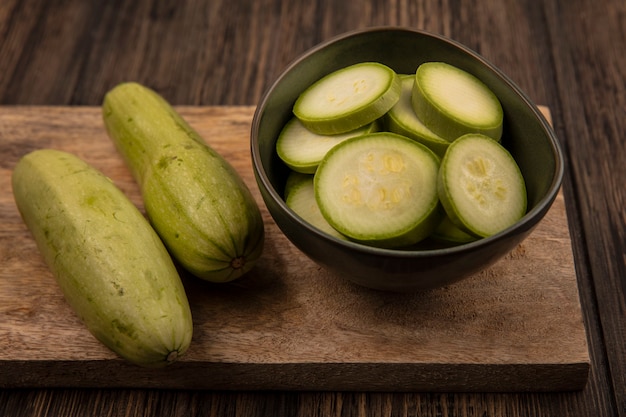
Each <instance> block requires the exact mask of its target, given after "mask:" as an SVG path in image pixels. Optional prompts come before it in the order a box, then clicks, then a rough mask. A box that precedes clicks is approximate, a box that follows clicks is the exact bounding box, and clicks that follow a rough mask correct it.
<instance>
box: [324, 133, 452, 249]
mask: <svg viewBox="0 0 626 417" xmlns="http://www.w3.org/2000/svg"><path fill="white" fill-rule="evenodd" d="M438 169H439V158H438V157H437V156H436V155H435V154H434V153H433V152H432V151H431V150H430V149H428V148H427V147H425V146H424V145H422V144H420V143H418V142H415V141H414V140H412V139H409V138H406V137H404V136H400V135H396V134H393V133H388V132H383V133H372V134H369V135H364V136H360V137H357V138H353V139H348V140H346V141H345V142H342V143H340V144H339V145H337V146H335V147H334V148H333V149H331V150H330V152H328V154H327V155H326V157H325V158H324V160H323V161H322V163H321V164H320V166H319V167H318V170H317V172H316V174H315V179H314V187H315V197H316V200H317V203H318V205H319V208H320V210H321V212H322V215H323V216H324V218H325V219H326V220H327V221H328V223H330V224H331V225H332V226H333V227H334V228H335V229H337V230H338V231H339V232H340V233H342V234H343V235H345V236H348V237H349V238H351V239H352V240H355V241H358V242H361V243H364V244H367V245H371V246H378V247H388V248H393V247H401V246H408V245H412V244H414V243H417V242H419V241H420V240H422V239H424V238H425V237H427V236H428V235H429V234H430V233H431V232H432V231H433V230H434V228H435V227H436V226H437V224H439V221H440V220H441V213H442V212H441V210H440V204H439V200H438V197H437V172H438Z"/></svg>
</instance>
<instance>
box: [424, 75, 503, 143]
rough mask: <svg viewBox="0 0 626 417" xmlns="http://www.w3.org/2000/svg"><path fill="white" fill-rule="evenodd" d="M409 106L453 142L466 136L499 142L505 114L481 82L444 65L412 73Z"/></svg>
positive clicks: (441, 134)
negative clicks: (411, 90) (470, 135)
mask: <svg viewBox="0 0 626 417" xmlns="http://www.w3.org/2000/svg"><path fill="white" fill-rule="evenodd" d="M412 104H413V108H414V110H415V113H416V114H417V115H418V117H419V118H420V120H421V121H422V122H423V123H424V124H425V125H426V126H428V128H429V129H430V130H432V131H433V132H435V133H437V134H438V135H439V136H441V137H443V138H445V139H447V140H448V141H453V140H455V139H456V138H458V137H460V136H463V135H464V134H467V133H482V134H484V135H486V136H489V137H491V138H492V139H495V140H500V137H501V135H502V123H503V119H504V112H503V110H502V105H501V104H500V101H499V100H498V98H497V97H496V96H495V94H494V93H493V92H492V91H491V90H490V89H489V87H487V86H486V85H485V84H484V83H483V82H482V81H480V80H479V79H478V78H476V77H475V76H473V75H472V74H470V73H468V72H466V71H463V70H462V69H460V68H457V67H455V66H452V65H449V64H446V63H444V62H427V63H424V64H421V65H420V66H419V67H418V68H417V71H416V73H415V84H414V87H413V95H412Z"/></svg>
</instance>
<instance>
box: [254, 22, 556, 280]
mask: <svg viewBox="0 0 626 417" xmlns="http://www.w3.org/2000/svg"><path fill="white" fill-rule="evenodd" d="M364 61H376V62H381V63H383V64H385V65H387V66H389V67H391V68H393V69H394V70H395V71H396V72H398V73H406V74H410V73H414V72H415V70H416V69H417V67H418V66H419V65H420V64H421V63H423V62H427V61H444V62H447V63H449V64H451V65H455V66H457V67H459V68H461V69H463V70H465V71H468V72H470V73H472V74H474V75H475V76H477V77H478V78H479V79H481V80H482V81H483V82H484V83H485V84H486V85H487V86H488V87H490V88H491V89H492V91H493V92H494V93H495V94H496V96H497V97H498V98H499V99H500V101H501V103H502V107H503V109H504V133H503V136H502V144H503V145H504V146H505V147H506V148H507V149H508V150H509V151H510V152H511V154H512V155H513V157H514V158H515V160H516V161H517V163H518V165H519V167H520V169H521V171H522V174H523V176H524V179H525V181H526V187H527V194H528V211H527V213H526V215H525V216H524V217H523V218H522V219H521V220H519V221H518V222H517V223H516V224H514V225H513V226H511V227H509V228H508V229H506V230H503V231H502V232H500V233H498V234H496V235H494V236H491V237H488V238H484V239H480V240H477V241H475V242H472V243H467V244H463V245H459V246H454V247H446V248H437V247H433V248H430V247H423V248H420V249H413V250H404V249H403V250H400V249H379V248H375V247H370V246H366V245H363V244H359V243H355V242H350V241H344V240H340V239H337V238H334V237H332V236H330V235H328V234H326V233H323V232H321V231H319V230H318V229H316V228H314V227H312V226H311V225H309V224H308V223H306V222H305V221H303V220H302V219H301V218H300V217H299V216H298V215H297V214H295V213H294V212H293V211H292V210H291V209H290V208H289V207H287V205H286V204H285V201H284V200H283V190H284V186H285V180H286V178H287V175H288V172H289V170H288V168H287V167H286V166H285V165H284V164H283V163H282V161H281V160H280V159H279V158H278V156H277V154H276V149H275V145H276V140H277V138H278V135H279V132H280V131H281V129H282V128H283V126H284V124H285V123H286V122H287V120H289V118H290V117H292V115H293V113H292V107H293V104H294V102H295V101H296V98H297V97H298V95H299V94H300V93H301V92H302V91H304V89H305V88H306V87H308V86H309V85H311V84H312V83H314V82H315V81H317V80H318V79H320V78H321V77H323V76H325V75H326V74H329V73H330V72H333V71H335V70H337V69H339V68H343V67H346V66H348V65H352V64H355V63H358V62H364ZM251 153H252V163H253V169H254V173H255V176H256V181H257V184H258V186H259V189H260V191H261V195H262V197H263V200H264V202H265V204H266V206H267V209H268V211H269V213H270V214H271V216H272V217H273V219H274V221H275V222H276V224H277V225H278V227H279V228H280V230H281V231H282V232H283V233H284V234H285V236H286V237H287V238H288V239H289V240H290V241H291V242H292V243H293V244H294V245H295V246H296V247H297V248H298V249H299V250H300V251H302V252H303V253H304V254H305V255H306V256H308V257H309V258H310V259H312V260H313V261H314V262H316V263H317V264H319V265H321V266H323V267H325V268H328V269H329V270H331V271H333V272H334V273H335V274H336V275H337V276H338V277H343V278H345V279H348V280H350V281H352V282H354V283H356V284H359V285H362V286H365V287H369V288H373V289H377V290H386V291H413V290H423V289H430V288H435V287H441V286H445V285H449V284H452V283H454V282H456V281H459V280H461V279H463V278H466V277H468V276H470V275H472V274H475V273H476V272H478V271H480V270H482V269H484V268H487V267H489V266H490V265H492V264H493V263H494V262H496V261H497V260H498V259H500V258H502V257H503V256H504V255H506V254H507V253H509V252H510V251H511V250H512V249H514V248H515V247H516V246H517V245H518V244H519V243H520V242H521V241H522V240H524V239H525V238H526V237H527V236H528V234H529V233H530V232H531V231H532V230H533V229H534V227H535V226H536V225H537V224H538V223H539V221H541V219H542V218H543V217H544V216H545V214H546V212H547V211H548V210H549V208H550V206H551V205H552V203H553V201H554V199H555V198H556V196H557V194H558V192H559V188H560V186H561V182H562V177H563V156H562V152H561V150H560V147H559V143H558V140H557V138H556V137H555V135H554V132H553V130H552V129H551V127H550V125H549V124H548V122H547V121H546V119H545V118H544V116H543V115H542V114H541V112H540V111H539V109H538V108H537V107H536V106H535V105H534V104H533V103H532V102H531V100H530V99H529V98H528V97H527V96H526V95H525V94H524V93H523V92H522V91H521V90H520V89H519V88H518V87H517V86H516V85H515V84H514V83H513V82H512V81H511V80H510V79H509V78H508V77H507V76H506V75H505V74H503V73H502V72H501V71H500V70H498V69H497V68H496V67H495V66H494V65H492V64H491V63H489V62H488V61H487V60H485V59H484V58H483V57H481V56H480V55H479V54H477V53H476V52H474V51H472V50H470V49H469V48H467V47H465V46H463V45H461V44H459V43H458V42H456V41H454V40H451V39H448V38H445V37H442V36H439V35H436V34H431V33H427V32H423V31H419V30H411V29H406V28H394V27H384V28H368V29H365V30H359V31H354V32H350V33H346V34H343V35H340V36H338V37H335V38H333V39H331V40H329V41H327V42H324V43H322V44H320V45H317V46H315V47H314V48H312V49H310V50H309V51H307V52H305V53H304V54H303V55H301V56H300V57H299V58H297V59H296V60H295V61H294V62H292V63H291V64H290V65H289V66H288V67H287V68H286V69H285V70H284V72H283V73H282V74H281V75H280V76H279V77H278V79H277V80H276V81H275V82H274V83H273V84H272V85H271V86H270V88H269V89H268V90H267V91H266V93H265V94H264V96H263V97H262V99H261V101H260V103H259V104H258V106H257V108H256V111H255V114H254V118H253V122H252V129H251Z"/></svg>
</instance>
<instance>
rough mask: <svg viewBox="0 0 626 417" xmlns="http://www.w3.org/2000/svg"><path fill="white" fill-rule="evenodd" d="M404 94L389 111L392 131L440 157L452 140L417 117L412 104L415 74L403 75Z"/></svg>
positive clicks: (386, 118) (401, 77)
mask: <svg viewBox="0 0 626 417" xmlns="http://www.w3.org/2000/svg"><path fill="white" fill-rule="evenodd" d="M400 80H401V81H402V94H401V95H400V100H398V102H397V103H396V104H395V106H393V107H392V108H391V110H389V112H387V114H386V115H385V120H386V122H387V128H388V129H389V131H390V132H393V133H397V134H399V135H402V136H406V137H409V138H411V139H414V140H416V141H418V142H420V143H422V144H424V145H426V146H428V147H429V148H430V149H431V150H432V151H433V152H435V153H436V154H437V155H438V156H439V157H443V154H444V153H446V149H448V145H450V142H449V141H447V140H446V139H444V138H442V137H441V136H439V135H437V134H436V133H435V132H433V131H432V130H430V129H429V128H428V127H426V125H424V123H422V121H421V120H420V119H419V118H418V117H417V115H416V114H415V111H414V110H413V105H412V104H411V96H412V94H413V84H414V83H415V76H413V75H401V76H400Z"/></svg>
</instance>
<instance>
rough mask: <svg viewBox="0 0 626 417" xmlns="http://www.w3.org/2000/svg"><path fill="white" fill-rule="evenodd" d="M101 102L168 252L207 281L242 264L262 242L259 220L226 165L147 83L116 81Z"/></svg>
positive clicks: (245, 266)
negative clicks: (144, 84) (145, 85)
mask: <svg viewBox="0 0 626 417" xmlns="http://www.w3.org/2000/svg"><path fill="white" fill-rule="evenodd" d="M102 107H103V109H102V111H103V118H104V124H105V126H106V129H107V132H108V134H109V136H110V138H111V139H112V140H113V142H114V143H115V145H116V147H117V149H118V150H119V152H120V153H121V154H122V156H123V158H124V160H125V161H126V163H127V165H128V166H129V167H130V170H131V171H132V174H133V176H134V178H135V180H136V181H137V183H138V184H139V186H140V188H141V194H142V197H143V202H144V206H145V210H146V213H147V215H148V217H149V219H150V221H151V223H152V225H153V227H154V228H155V230H156V231H157V233H158V234H159V236H161V239H162V240H163V242H164V243H165V245H166V246H167V248H168V249H169V251H170V253H171V254H172V256H173V257H174V258H175V259H176V260H178V262H179V263H180V264H181V265H182V266H183V267H184V268H185V269H186V270H188V271H189V272H191V273H192V274H193V275H195V276H197V277H200V278H202V279H205V280H208V281H212V282H227V281H231V280H234V279H236V278H239V277H240V276H242V275H243V274H245V273H246V272H247V271H249V270H250V269H251V268H252V267H253V265H254V264H255V262H256V261H257V259H258V258H259V257H260V256H261V252H262V249H263V243H264V228H263V220H262V218H261V213H260V210H259V207H258V205H257V203H256V201H255V200H254V197H253V196H252V194H251V193H250V190H249V189H248V188H247V187H246V185H245V184H244V182H243V181H242V179H241V178H240V177H239V175H238V173H237V172H236V171H235V170H234V169H233V168H232V166H231V165H230V164H229V163H228V162H227V161H226V160H225V159H224V158H222V156H221V155H219V154H218V153H217V152H216V151H215V150H213V149H212V148H211V147H210V146H209V145H208V144H207V143H205V142H204V141H203V139H202V138H201V137H200V136H199V134H198V133H197V132H196V131H195V130H194V129H193V128H192V127H191V126H190V125H189V124H188V123H187V122H186V121H185V120H184V119H183V118H182V117H181V116H180V115H179V114H178V113H177V112H176V111H175V110H174V109H173V108H172V107H171V106H170V105H169V103H167V101H165V99H163V98H162V97H161V96H160V95H158V94H157V93H156V92H154V91H153V90H151V89H149V88H147V87H144V86H142V85H140V84H137V83H123V84H120V85H118V86H116V87H115V88H113V89H112V90H111V91H109V92H108V93H107V94H106V96H105V98H104V103H103V106H102Z"/></svg>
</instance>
